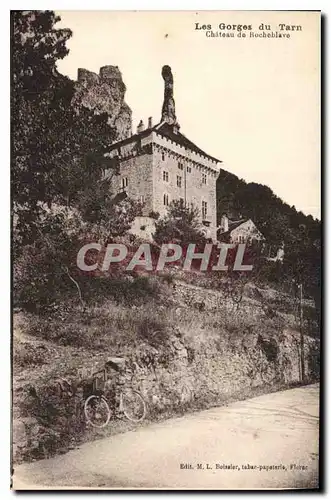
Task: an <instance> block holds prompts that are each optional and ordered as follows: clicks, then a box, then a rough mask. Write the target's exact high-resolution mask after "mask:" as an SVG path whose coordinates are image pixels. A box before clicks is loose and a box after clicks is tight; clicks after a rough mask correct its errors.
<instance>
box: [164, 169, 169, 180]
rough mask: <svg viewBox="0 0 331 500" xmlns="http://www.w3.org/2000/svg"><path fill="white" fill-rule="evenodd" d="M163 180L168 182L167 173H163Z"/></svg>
mask: <svg viewBox="0 0 331 500" xmlns="http://www.w3.org/2000/svg"><path fill="white" fill-rule="evenodd" d="M163 180H164V181H165V182H169V172H165V171H163Z"/></svg>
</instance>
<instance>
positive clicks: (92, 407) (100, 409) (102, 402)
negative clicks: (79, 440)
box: [84, 394, 111, 429]
mask: <svg viewBox="0 0 331 500" xmlns="http://www.w3.org/2000/svg"><path fill="white" fill-rule="evenodd" d="M84 414H85V418H86V421H87V423H88V424H91V425H92V426H93V427H98V428H99V429H102V428H103V427H106V425H107V424H108V422H109V420H110V415H111V411H110V408H109V405H108V403H107V401H106V399H105V398H104V397H103V396H95V395H94V394H92V396H89V397H88V398H87V399H86V401H85V403H84Z"/></svg>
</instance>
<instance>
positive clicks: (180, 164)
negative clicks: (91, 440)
mask: <svg viewBox="0 0 331 500" xmlns="http://www.w3.org/2000/svg"><path fill="white" fill-rule="evenodd" d="M178 168H179V170H183V169H184V167H183V164H182V163H180V162H178Z"/></svg>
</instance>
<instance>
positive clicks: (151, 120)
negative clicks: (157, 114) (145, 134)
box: [148, 116, 153, 128]
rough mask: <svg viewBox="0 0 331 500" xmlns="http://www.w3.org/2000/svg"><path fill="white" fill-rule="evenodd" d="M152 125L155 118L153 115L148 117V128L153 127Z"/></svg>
mask: <svg viewBox="0 0 331 500" xmlns="http://www.w3.org/2000/svg"><path fill="white" fill-rule="evenodd" d="M152 127H153V118H152V116H150V117H149V118H148V128H152Z"/></svg>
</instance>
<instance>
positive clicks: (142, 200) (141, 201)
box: [139, 194, 145, 203]
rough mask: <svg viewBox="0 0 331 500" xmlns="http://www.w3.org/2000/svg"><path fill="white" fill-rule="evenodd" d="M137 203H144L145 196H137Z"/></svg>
mask: <svg viewBox="0 0 331 500" xmlns="http://www.w3.org/2000/svg"><path fill="white" fill-rule="evenodd" d="M139 201H140V203H145V195H144V194H141V195H140V196H139Z"/></svg>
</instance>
